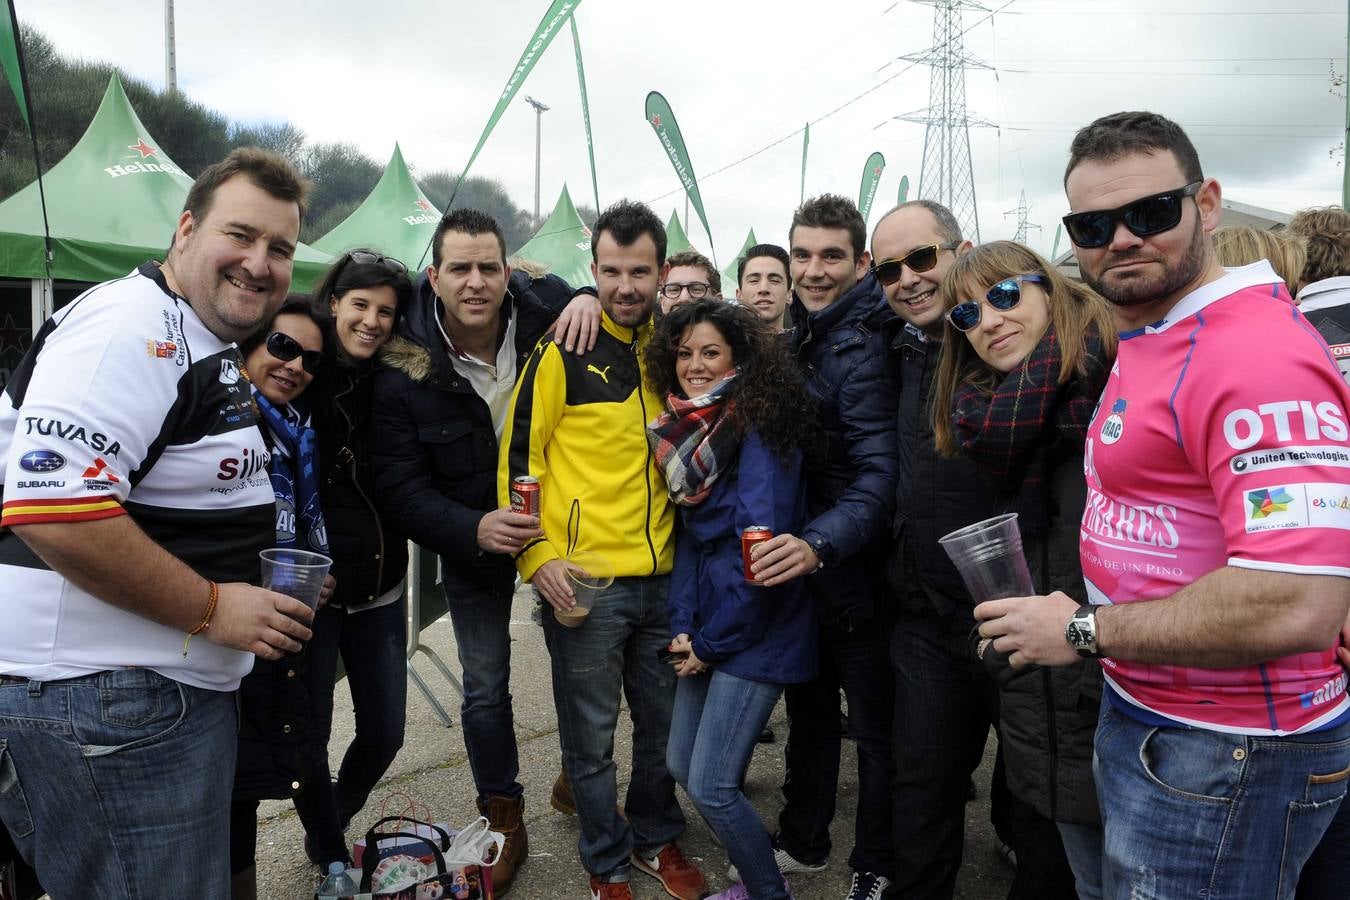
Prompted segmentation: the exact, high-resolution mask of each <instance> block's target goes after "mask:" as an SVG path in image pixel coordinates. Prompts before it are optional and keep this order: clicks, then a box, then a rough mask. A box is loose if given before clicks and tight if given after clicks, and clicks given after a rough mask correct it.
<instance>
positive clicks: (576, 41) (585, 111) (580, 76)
mask: <svg viewBox="0 0 1350 900" xmlns="http://www.w3.org/2000/svg"><path fill="white" fill-rule="evenodd" d="M568 21H569V22H571V24H572V46H573V47H574V48H576V51H577V84H579V85H580V86H581V119H582V122H583V123H584V124H585V125H586V153H587V155H589V156H590V158H591V191H592V192H593V193H594V195H595V211H596V213H597V214H598V213H599V212H600V183H599V182H598V181H596V180H595V144H594V143H593V142H592V141H591V104H590V101H589V100H587V99H586V67H585V66H583V65H582V64H581V35H580V34H578V33H577V17H576V16H572V18H571V19H569V20H568Z"/></svg>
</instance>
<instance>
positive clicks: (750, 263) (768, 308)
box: [736, 244, 792, 331]
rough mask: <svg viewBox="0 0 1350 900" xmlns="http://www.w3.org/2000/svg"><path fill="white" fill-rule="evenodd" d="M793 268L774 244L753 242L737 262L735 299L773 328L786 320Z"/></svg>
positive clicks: (779, 248) (778, 329)
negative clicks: (753, 244)
mask: <svg viewBox="0 0 1350 900" xmlns="http://www.w3.org/2000/svg"><path fill="white" fill-rule="evenodd" d="M791 294H792V271H791V268H790V267H789V265H788V252H787V251H786V250H784V249H783V248H782V247H780V246H778V245H777V244H756V245H755V246H753V247H751V248H750V249H749V250H747V251H745V255H744V256H742V257H741V258H740V259H739V260H737V261H736V299H737V300H738V301H740V302H741V303H742V304H744V305H745V306H748V307H750V308H751V309H753V310H754V311H755V313H756V314H757V315H758V316H759V317H760V318H761V319H763V320H764V321H766V322H768V323H769V324H770V325H772V326H773V330H774V331H782V330H783V329H784V328H785V327H786V323H787V304H788V297H789V296H790V295H791Z"/></svg>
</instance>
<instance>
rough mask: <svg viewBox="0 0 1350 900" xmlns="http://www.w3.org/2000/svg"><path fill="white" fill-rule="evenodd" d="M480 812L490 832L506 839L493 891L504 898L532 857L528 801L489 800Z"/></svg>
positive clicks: (503, 798)
mask: <svg viewBox="0 0 1350 900" xmlns="http://www.w3.org/2000/svg"><path fill="white" fill-rule="evenodd" d="M478 811H479V812H481V813H482V814H483V815H484V816H486V817H487V820H488V828H490V829H491V830H493V831H496V832H498V833H499V834H502V835H504V836H505V837H506V843H505V844H504V845H502V853H501V856H499V857H498V858H497V862H496V863H495V864H494V865H493V866H492V890H493V893H494V894H496V895H497V896H499V897H500V896H504V895H505V894H506V892H507V891H508V890H509V889H510V887H511V882H512V881H514V880H515V877H516V869H518V868H519V867H520V865H521V863H523V862H525V858H526V857H527V856H529V853H530V838H529V835H527V834H526V833H525V799H524V798H523V797H522V798H521V799H519V800H512V799H511V798H510V797H488V800H487V805H486V806H484V805H483V803H482V802H481V801H480V802H479V804H478Z"/></svg>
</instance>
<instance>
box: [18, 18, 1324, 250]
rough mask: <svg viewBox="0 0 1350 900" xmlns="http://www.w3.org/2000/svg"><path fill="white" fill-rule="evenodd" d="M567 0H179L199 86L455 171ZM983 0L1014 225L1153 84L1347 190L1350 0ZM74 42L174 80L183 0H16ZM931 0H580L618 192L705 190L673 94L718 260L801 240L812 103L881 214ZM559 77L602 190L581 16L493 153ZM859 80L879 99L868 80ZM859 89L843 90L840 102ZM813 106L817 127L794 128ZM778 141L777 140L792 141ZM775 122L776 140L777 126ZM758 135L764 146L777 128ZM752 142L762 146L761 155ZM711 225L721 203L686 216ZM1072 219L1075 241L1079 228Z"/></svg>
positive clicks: (994, 205) (1006, 227) (1054, 217)
mask: <svg viewBox="0 0 1350 900" xmlns="http://www.w3.org/2000/svg"><path fill="white" fill-rule="evenodd" d="M548 5H549V4H548V0H479V2H464V0H459V2H446V0H442V2H427V0H420V2H418V0H381V2H378V3H371V2H368V0H360V2H354V0H267V2H262V0H231V2H230V3H228V4H219V3H207V2H202V0H178V2H177V9H176V19H177V49H178V82H179V88H180V89H181V90H182V91H184V92H185V93H187V94H188V95H189V96H191V97H192V98H193V99H195V100H197V101H200V102H202V103H204V104H206V105H207V106H210V107H214V108H216V109H218V110H220V111H221V112H224V113H225V114H227V115H229V116H231V117H232V118H235V119H239V120H248V121H256V120H269V121H278V120H289V121H291V122H293V123H295V124H296V125H298V126H299V127H301V128H302V129H304V131H305V133H306V134H307V135H308V136H309V137H310V138H311V139H314V140H325V141H327V140H345V141H351V142H353V143H355V144H357V145H358V146H360V147H361V149H362V150H363V151H365V152H366V153H367V154H369V155H370V156H371V157H373V158H375V159H377V160H379V161H380V162H381V163H383V162H384V161H385V160H386V159H387V158H388V156H389V154H390V152H391V151H392V149H393V146H394V142H395V141H398V142H399V143H400V144H401V146H402V148H403V152H404V155H405V157H406V158H407V159H408V161H409V163H410V164H411V165H412V166H413V167H414V169H415V170H417V169H421V170H423V171H430V170H433V169H442V168H444V169H451V170H454V171H458V170H459V168H460V167H462V165H463V163H464V161H465V160H466V159H467V157H468V154H469V152H470V151H471V150H472V148H473V146H474V144H475V143H476V141H477V139H478V136H479V134H480V133H481V131H482V128H483V126H484V124H485V123H486V121H487V118H488V115H489V114H490V112H491V110H492V107H493V105H494V104H495V102H496V100H497V97H498V95H499V94H500V92H501V90H502V87H503V85H504V84H505V82H506V79H507V77H508V75H509V74H510V72H511V69H512V68H513V67H514V65H515V63H516V60H517V59H518V57H519V56H520V53H521V51H522V50H523V49H524V46H525V43H526V40H527V39H528V38H529V36H530V34H531V31H532V29H533V28H534V27H535V26H536V24H537V23H538V21H539V19H540V17H541V16H542V15H543V13H544V10H545V9H547V7H548ZM986 5H987V6H988V7H989V9H991V10H994V11H995V14H994V15H993V16H992V17H990V15H989V13H987V12H982V11H978V10H968V11H966V12H965V14H964V17H963V27H965V28H966V29H968V30H967V31H966V34H965V37H964V40H965V46H966V50H967V52H969V53H970V54H971V55H972V56H976V57H979V58H981V59H983V60H984V61H986V62H987V63H988V64H989V65H990V66H991V67H992V69H987V70H972V71H969V72H967V74H966V93H967V97H968V106H969V113H970V114H971V115H972V116H974V117H978V118H980V119H984V120H987V121H988V122H990V123H992V124H993V125H994V126H995V127H987V128H978V129H972V131H971V137H970V141H971V153H972V156H973V159H974V170H975V183H976V191H977V195H978V197H979V204H978V212H979V220H980V229H981V237H982V238H983V239H984V240H990V239H994V238H1000V237H1011V236H1012V235H1013V232H1014V230H1015V228H1016V219H1015V216H1011V215H1005V212H1006V211H1008V210H1012V209H1014V208H1015V207H1016V206H1017V201H1018V195H1019V192H1021V191H1025V192H1026V196H1027V201H1028V202H1029V204H1030V206H1031V213H1030V221H1031V222H1034V223H1039V224H1040V225H1041V226H1042V230H1041V231H1040V232H1037V231H1034V230H1033V231H1031V232H1030V233H1029V241H1028V242H1029V243H1031V244H1032V245H1033V246H1035V247H1037V248H1038V249H1040V250H1041V251H1042V252H1046V253H1048V252H1049V250H1050V249H1051V244H1052V243H1053V241H1054V236H1055V225H1056V223H1057V221H1058V219H1059V217H1060V216H1061V215H1063V214H1064V213H1065V212H1067V207H1066V204H1065V201H1064V199H1063V194H1062V192H1061V190H1060V177H1061V175H1062V172H1063V166H1064V162H1065V160H1066V153H1067V147H1068V143H1069V140H1070V139H1071V137H1072V134H1073V131H1074V130H1075V129H1076V128H1077V127H1079V126H1081V125H1083V124H1085V123H1086V122H1088V121H1090V120H1091V119H1093V118H1094V117H1096V116H1099V115H1102V114H1105V113H1108V112H1114V111H1117V110H1120V109H1130V108H1147V109H1152V110H1155V111H1157V112H1160V113H1163V114H1165V115H1168V116H1170V117H1172V118H1174V119H1176V120H1178V121H1180V122H1181V123H1182V124H1183V125H1184V126H1185V127H1186V128H1187V129H1188V131H1189V132H1190V134H1191V136H1192V139H1193V140H1194V141H1195V142H1196V145H1197V146H1198V148H1199V151H1200V157H1201V161H1202V163H1203V164H1204V167H1205V170H1206V173H1207V174H1209V175H1212V176H1215V177H1217V178H1218V179H1219V180H1220V182H1221V183H1222V185H1223V187H1224V193H1225V196H1226V197H1229V198H1232V199H1234V200H1238V201H1241V202H1244V203H1251V204H1256V205H1262V206H1267V207H1270V208H1273V209H1279V210H1284V211H1292V210H1294V209H1297V208H1299V207H1301V206H1306V205H1310V204H1314V203H1330V202H1338V200H1339V196H1340V186H1341V153H1340V145H1341V141H1342V135H1343V131H1342V129H1343V121H1344V112H1345V99H1344V94H1343V91H1344V88H1343V86H1342V85H1341V84H1340V83H1339V82H1340V80H1341V79H1342V78H1343V77H1344V74H1345V54H1346V5H1345V4H1344V3H1343V2H1340V0H1012V2H1008V0H988V2H987V3H986ZM15 7H16V8H17V11H18V14H19V17H20V18H21V19H22V20H24V21H27V22H29V23H31V24H33V25H35V26H36V27H38V28H39V29H40V30H42V31H43V32H44V33H46V34H47V36H48V37H50V38H51V39H52V40H53V42H54V43H55V44H56V46H57V48H58V49H59V50H61V51H62V52H64V53H66V54H67V55H70V56H75V57H83V58H87V59H100V60H106V61H108V62H111V63H114V64H116V65H118V66H121V67H122V68H123V69H125V70H127V71H129V72H130V73H132V74H133V75H134V76H137V77H139V78H142V79H144V80H146V81H148V82H149V83H151V84H152V85H162V84H163V81H164V64H163V21H164V3H163V2H162V0H119V2H118V3H116V4H109V3H107V2H106V0H15ZM933 17H934V10H933V9H932V7H930V6H926V5H921V4H919V3H914V2H906V0H901V2H893V0H825V2H821V0H812V2H804V0H785V2H779V3H775V4H768V3H761V2H745V0H680V2H678V3H661V4H656V3H651V2H647V0H583V2H581V4H580V6H579V7H578V9H577V13H576V18H577V23H578V25H579V26H580V31H581V41H582V49H583V52H584V55H585V63H586V78H587V87H588V89H589V92H590V109H591V117H592V127H593V132H594V137H595V145H596V149H595V153H596V164H597V167H598V171H599V189H600V200H601V203H602V204H605V203H609V202H611V201H613V200H616V199H618V198H620V197H625V196H626V197H632V198H638V199H642V200H646V201H648V202H650V203H652V204H653V206H654V207H655V208H656V210H657V211H658V213H659V214H660V215H661V216H662V218H663V219H664V218H666V217H667V216H669V214H670V212H671V211H672V210H673V209H677V208H678V209H679V211H680V214H681V216H683V212H684V201H683V198H682V196H681V195H680V194H678V193H677V191H678V187H679V183H678V181H677V180H676V178H675V175H674V174H673V172H672V170H671V167H670V165H669V163H668V162H667V161H666V159H665V157H664V154H663V153H662V150H661V148H660V146H659V144H658V142H657V139H656V137H655V135H654V134H653V132H652V129H651V128H650V127H649V126H648V125H647V124H646V122H645V119H644V117H643V101H644V98H645V96H646V94H647V92H648V91H650V90H659V91H661V92H662V93H664V94H665V95H666V97H667V99H668V100H669V101H670V103H671V105H672V107H673V108H674V110H675V113H676V115H677V117H678V119H679V123H680V126H681V129H682V131H683V132H684V136H685V139H686V141H687V143H688V146H689V152H690V155H691V157H692V161H693V165H694V170H695V172H696V174H697V175H698V177H699V182H700V186H701V188H702V192H703V198H704V201H705V204H706V207H707V212H708V218H709V220H710V223H711V225H712V230H713V239H714V241H715V247H716V251H717V256H718V259H719V262H720V263H721V264H722V265H725V264H726V263H727V262H728V261H729V260H730V259H731V258H732V257H733V256H734V254H735V252H736V251H737V250H738V249H739V247H740V245H741V243H742V241H743V240H744V238H745V234H746V231H747V229H748V228H750V227H753V228H754V229H755V232H756V234H757V236H758V237H759V238H760V239H761V240H766V241H776V242H780V243H786V238H787V226H788V224H789V221H790V218H791V214H792V209H793V207H794V206H795V205H796V203H797V200H798V194H799V189H800V184H799V179H800V166H801V151H802V139H801V133H800V129H801V128H802V126H803V124H804V123H806V122H808V121H809V122H811V123H812V124H811V145H810V153H809V159H808V163H807V173H806V192H807V194H808V195H810V194H813V193H820V192H823V191H835V192H839V193H843V194H845V195H848V196H851V197H856V196H857V191H858V183H859V178H860V175H861V172H862V167H863V163H864V161H865V160H866V158H867V156H868V155H869V154H870V153H871V152H872V151H874V150H879V151H881V152H882V153H883V154H884V155H885V157H886V170H885V174H884V176H883V179H882V183H881V186H880V188H879V190H878V192H877V200H876V202H875V204H874V207H873V212H872V221H873V222H875V221H876V219H877V218H878V217H879V215H880V214H881V213H882V212H883V211H884V210H885V209H886V208H887V207H888V206H889V205H890V204H892V203H893V202H894V200H895V197H896V193H897V189H898V186H899V182H900V177H901V175H904V174H907V175H909V177H910V181H911V184H912V185H913V187H912V188H911V193H910V196H911V197H914V196H916V195H917V193H918V191H919V189H920V184H919V182H920V169H921V165H922V156H923V142H924V126H923V125H919V124H912V123H909V122H902V121H896V120H895V118H894V117H896V116H900V115H904V114H907V113H914V112H921V111H922V110H924V108H925V107H927V105H928V95H929V70H928V68H927V67H926V66H923V65H916V64H914V63H911V62H907V61H904V60H901V59H899V58H900V57H902V56H905V55H907V54H914V53H919V52H922V51H923V50H925V49H926V48H928V47H930V46H931V45H932V41H933ZM526 94H529V95H532V96H534V97H537V98H538V99H539V100H541V101H543V102H544V103H546V104H548V105H549V106H550V107H551V109H550V111H549V112H547V113H545V114H544V117H543V128H544V138H543V144H544V154H543V165H542V170H543V171H542V197H543V199H542V205H543V207H544V211H545V214H546V213H547V210H548V209H549V208H551V207H552V205H553V203H554V201H555V200H556V198H557V196H558V192H559V191H560V189H561V188H562V186H563V184H564V183H566V184H567V185H568V187H569V189H570V190H571V193H572V196H573V198H574V199H575V200H576V202H577V203H590V202H593V201H592V200H591V187H590V175H589V170H588V165H587V160H586V145H585V138H584V132H583V129H582V121H581V105H580V98H579V92H578V88H577V79H576V71H575V64H574V58H573V51H572V42H571V39H570V36H569V35H568V33H567V31H566V30H564V31H563V32H562V33H561V34H560V35H559V37H558V38H557V39H556V40H555V41H554V42H553V44H552V45H551V46H550V47H549V49H548V50H547V52H546V53H545V54H544V56H543V57H542V59H541V60H540V62H539V64H538V65H537V66H536V68H535V69H534V71H533V73H532V74H531V75H530V77H529V79H528V81H527V82H526V83H525V86H524V88H523V89H522V90H521V92H520V94H519V95H518V97H517V99H516V100H515V102H514V103H513V104H512V105H511V107H510V108H509V109H508V110H507V111H506V113H505V114H504V115H503V117H502V120H501V122H500V124H499V125H498V126H497V128H496V130H495V131H494V132H493V134H492V136H491V138H490V139H489V141H488V143H487V145H486V147H485V148H484V150H483V152H482V153H481V155H480V156H479V158H478V161H477V162H476V163H475V164H474V169H473V173H474V174H477V175H484V176H490V177H493V178H498V179H500V180H501V181H502V182H504V183H505V184H506V186H507V188H508V189H509V190H510V192H511V194H512V195H513V196H514V197H515V199H516V201H517V203H519V204H520V205H521V206H523V207H526V208H529V207H530V206H532V204H533V195H534V126H535V122H534V119H535V114H534V112H533V110H531V109H530V107H529V106H527V105H526V103H525V101H524V99H523V98H524V96H525V95H526ZM860 95H862V96H861V99H855V98H858V97H859V96H860ZM841 107H842V108H841ZM794 132H795V133H794ZM775 142H778V143H776V144H775ZM765 148H767V149H765ZM757 151H762V152H757ZM752 154H756V155H754V156H753V157H752V158H750V159H748V160H746V161H743V162H742V161H741V160H742V159H744V158H745V157H747V156H751V155H752ZM690 234H691V237H693V238H694V242H695V245H696V246H699V247H701V248H702V249H704V250H705V251H706V249H707V239H706V238H705V237H704V236H703V235H702V233H701V226H699V225H698V224H697V217H695V224H694V225H693V227H692V228H691V229H690ZM1066 245H1067V240H1065V241H1063V242H1062V243H1061V250H1062V249H1064V247H1065V246H1066Z"/></svg>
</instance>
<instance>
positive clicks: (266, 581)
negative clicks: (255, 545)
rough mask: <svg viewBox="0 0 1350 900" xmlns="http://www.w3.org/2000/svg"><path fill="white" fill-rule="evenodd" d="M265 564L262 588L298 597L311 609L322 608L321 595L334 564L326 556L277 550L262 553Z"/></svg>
mask: <svg viewBox="0 0 1350 900" xmlns="http://www.w3.org/2000/svg"><path fill="white" fill-rule="evenodd" d="M258 558H259V559H260V560H261V561H262V586H263V587H265V588H267V589H268V590H269V591H276V592H277V593H278V594H285V595H286V596H288V597H294V598H295V599H297V600H299V601H300V602H301V603H304V604H305V605H307V606H308V607H309V608H310V609H318V608H319V592H320V591H322V590H323V582H324V579H325V578H327V577H328V569H329V568H330V567H331V566H332V565H333V561H332V560H331V559H329V558H328V557H326V556H324V555H323V554H322V553H314V552H311V551H309V550H292V549H290V548H288V547H275V548H273V549H271V550H264V551H262V552H261V553H259V554H258Z"/></svg>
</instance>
